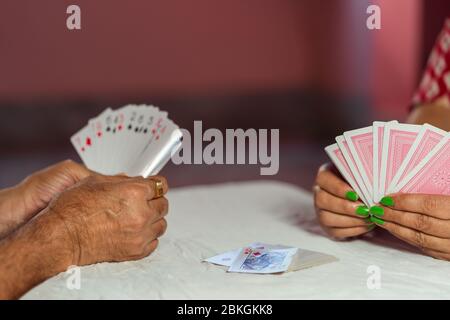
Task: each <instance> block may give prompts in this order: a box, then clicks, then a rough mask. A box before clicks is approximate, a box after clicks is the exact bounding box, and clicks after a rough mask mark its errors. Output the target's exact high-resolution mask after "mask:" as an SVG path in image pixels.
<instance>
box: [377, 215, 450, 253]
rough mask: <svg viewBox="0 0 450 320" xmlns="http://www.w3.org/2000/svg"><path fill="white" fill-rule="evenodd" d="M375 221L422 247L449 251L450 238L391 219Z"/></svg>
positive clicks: (401, 237)
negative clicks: (434, 234) (409, 226)
mask: <svg viewBox="0 0 450 320" xmlns="http://www.w3.org/2000/svg"><path fill="white" fill-rule="evenodd" d="M373 221H374V222H375V223H376V224H377V225H379V226H380V227H382V228H383V229H386V230H388V231H389V232H390V233H392V234H393V235H394V236H397V237H398V238H400V239H404V240H405V241H406V242H408V243H410V244H412V245H414V246H416V247H419V248H421V249H431V250H437V251H448V250H449V248H450V239H445V238H440V237H436V236H431V235H429V234H426V233H424V232H421V231H418V230H414V229H411V228H407V227H404V226H402V225H400V224H397V223H395V222H391V221H381V223H380V222H379V221H377V220H373Z"/></svg>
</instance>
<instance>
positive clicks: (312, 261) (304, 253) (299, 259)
mask: <svg viewBox="0 0 450 320" xmlns="http://www.w3.org/2000/svg"><path fill="white" fill-rule="evenodd" d="M248 250H253V251H254V252H258V253H261V254H262V253H267V252H271V251H278V250H290V251H292V252H294V251H295V254H294V255H293V256H292V259H291V262H290V263H289V266H288V268H287V269H286V270H285V271H297V270H300V269H305V268H310V267H314V266H318V265H321V264H325V263H329V262H333V261H337V260H338V259H337V258H335V257H333V256H331V255H328V254H324V253H320V252H316V251H310V250H305V249H298V248H294V247H289V246H284V245H272V244H267V243H262V242H254V243H252V244H250V245H248V246H247V247H246V248H244V249H237V250H231V251H227V252H225V253H222V254H219V255H217V256H214V257H211V258H208V259H205V260H203V261H204V262H209V263H212V264H216V265H220V266H226V267H229V270H228V271H230V267H231V266H232V265H234V267H236V265H235V264H234V263H235V262H236V264H237V263H238V262H237V259H241V260H242V256H241V254H242V253H243V254H244V255H248V253H249V251H248ZM288 252H289V251H288ZM258 253H257V254H256V255H258ZM289 259H290V258H289ZM264 263H265V264H267V261H265V262H263V263H260V265H262V264H264ZM281 264H282V265H283V263H281ZM286 264H287V263H285V264H284V265H283V267H282V269H283V270H284V266H285V265H286ZM263 269H264V268H263ZM275 269H276V268H275ZM267 270H270V268H268V269H265V271H267ZM271 270H272V271H270V272H258V271H256V270H254V272H250V271H248V272H247V273H276V272H275V271H277V270H275V271H274V269H271ZM263 271H264V270H263ZM230 272H233V271H230ZM239 272H241V271H239Z"/></svg>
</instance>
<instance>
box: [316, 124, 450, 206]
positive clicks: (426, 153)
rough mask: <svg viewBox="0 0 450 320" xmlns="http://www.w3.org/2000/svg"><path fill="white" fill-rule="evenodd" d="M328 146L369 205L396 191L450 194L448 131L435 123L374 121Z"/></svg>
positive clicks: (354, 187) (336, 162)
mask: <svg viewBox="0 0 450 320" xmlns="http://www.w3.org/2000/svg"><path fill="white" fill-rule="evenodd" d="M336 142H337V143H335V144H333V145H330V146H328V147H326V148H325V150H326V152H327V153H328V155H329V157H330V158H331V160H332V161H333V163H334V164H335V166H336V167H337V169H338V170H339V171H340V173H341V174H342V176H343V177H344V178H345V179H346V180H347V182H348V183H349V184H350V186H351V187H352V188H353V189H354V190H355V192H356V193H358V195H359V197H360V198H361V200H362V201H363V202H364V203H365V204H366V205H367V206H369V207H370V206H373V205H374V204H376V203H378V202H379V201H380V200H381V199H382V198H383V197H384V196H385V195H388V194H392V193H397V192H400V193H423V194H441V195H450V134H449V133H448V132H446V131H443V130H441V129H438V128H436V127H433V126H431V125H428V124H425V125H410V124H400V123H398V122H397V121H391V122H374V123H373V125H372V126H370V127H366V128H362V129H357V130H352V131H347V132H344V134H343V135H342V136H338V137H336Z"/></svg>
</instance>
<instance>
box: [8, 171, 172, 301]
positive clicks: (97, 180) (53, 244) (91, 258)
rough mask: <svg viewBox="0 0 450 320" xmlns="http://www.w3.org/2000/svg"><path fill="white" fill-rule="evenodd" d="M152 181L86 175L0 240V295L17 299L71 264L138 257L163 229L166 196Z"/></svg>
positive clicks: (150, 248) (154, 243)
mask: <svg viewBox="0 0 450 320" xmlns="http://www.w3.org/2000/svg"><path fill="white" fill-rule="evenodd" d="M155 180H159V181H161V182H162V183H163V192H164V193H166V192H167V188H168V187H167V182H166V180H165V179H164V178H163V177H159V176H158V177H151V178H148V179H144V178H127V177H121V176H116V177H105V176H99V175H97V176H90V177H88V178H86V179H84V180H82V181H81V182H80V183H79V184H77V185H76V186H74V187H72V188H69V189H67V190H65V191H63V192H62V193H60V194H59V195H58V196H57V197H56V198H55V199H54V200H52V201H51V203H50V204H49V206H48V207H47V208H45V209H44V210H43V211H42V212H41V213H40V214H39V215H38V216H37V217H36V218H35V219H33V220H32V221H30V222H29V223H27V224H26V225H25V226H23V227H22V228H19V229H18V230H17V231H16V232H14V233H13V234H11V235H10V236H9V237H7V238H6V239H4V240H2V241H0V261H2V263H0V288H2V290H0V299H1V298H17V297H20V296H21V295H22V294H23V293H25V292H26V291H28V290H29V289H30V288H32V287H33V286H35V285H36V284H38V283H40V282H42V281H44V280H45V279H47V278H49V277H51V276H53V275H55V274H57V273H59V272H62V271H65V270H66V269H67V267H69V266H70V265H80V266H81V265H87V264H93V263H97V262H104V261H125V260H135V259H140V258H143V257H145V256H147V255H149V254H150V253H151V252H153V251H154V250H155V249H156V247H157V245H158V238H159V237H160V236H161V235H162V234H163V233H164V232H165V230H166V227H167V223H166V220H165V219H164V217H165V215H166V214H167V212H168V202H167V200H166V198H164V197H161V198H155V194H156V193H155V185H156V183H155Z"/></svg>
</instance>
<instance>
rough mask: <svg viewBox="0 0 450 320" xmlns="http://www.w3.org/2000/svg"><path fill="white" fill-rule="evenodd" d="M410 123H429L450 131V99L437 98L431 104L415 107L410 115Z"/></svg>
mask: <svg viewBox="0 0 450 320" xmlns="http://www.w3.org/2000/svg"><path fill="white" fill-rule="evenodd" d="M408 122H409V123H414V124H424V123H429V124H431V125H434V126H436V127H439V128H441V129H443V130H445V131H450V104H449V102H448V100H444V99H441V100H437V101H436V102H434V103H432V104H429V105H422V106H418V107H417V108H415V109H414V110H413V111H412V112H411V114H410V116H409V117H408Z"/></svg>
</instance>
